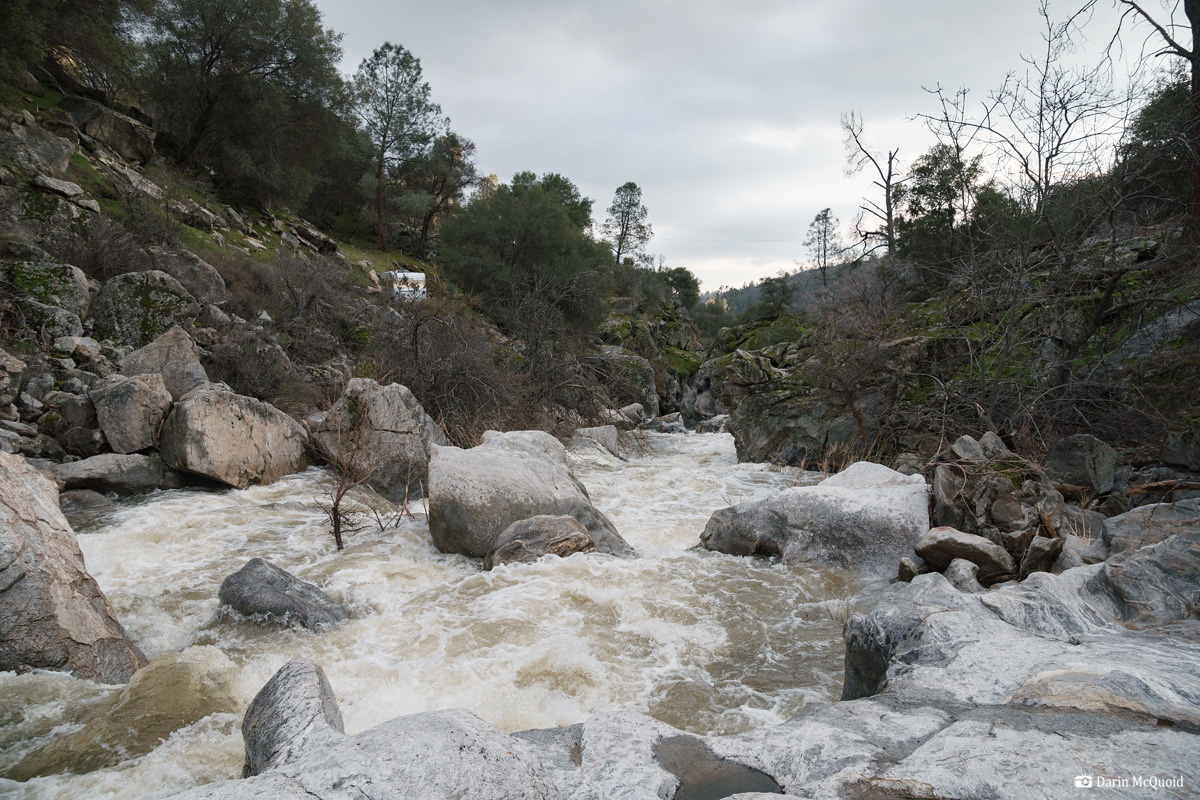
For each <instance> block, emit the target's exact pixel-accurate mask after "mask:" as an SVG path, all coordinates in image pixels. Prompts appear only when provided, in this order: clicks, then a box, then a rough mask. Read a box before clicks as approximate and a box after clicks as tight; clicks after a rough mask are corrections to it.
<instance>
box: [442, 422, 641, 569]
mask: <svg viewBox="0 0 1200 800" xmlns="http://www.w3.org/2000/svg"><path fill="white" fill-rule="evenodd" d="M543 514H545V515H551V516H560V515H564V514H565V515H568V516H571V517H574V518H575V519H576V520H578V521H579V522H580V523H581V524H582V525H583V526H584V527H585V528H586V529H587V530H588V532H589V533H590V534H591V536H592V540H593V543H594V545H595V547H596V551H597V552H600V553H609V554H613V555H632V554H633V548H631V547H630V546H629V544H628V543H627V542H626V541H625V540H624V539H622V538H621V536H620V534H618V533H617V530H616V528H615V527H614V526H613V524H612V522H611V521H609V519H608V517H606V516H604V514H602V513H601V512H600V511H598V510H596V508H595V506H593V505H592V501H591V499H590V498H589V497H588V494H587V489H585V488H584V486H583V484H582V483H580V482H579V481H578V480H577V479H576V478H575V476H574V475H572V474H571V469H570V467H569V466H568V465H567V454H566V450H565V448H564V447H563V446H562V444H561V443H560V442H559V441H558V440H557V439H555V438H554V437H553V436H551V435H550V434H548V433H543V432H542V431H514V432H511V433H497V432H496V431H488V432H487V433H485V434H484V435H483V444H481V445H479V446H478V447H473V448H471V449H469V450H463V449H460V448H458V447H440V446H436V445H435V446H434V447H433V450H432V454H431V457H430V461H429V531H430V533H431V534H432V535H433V543H434V545H435V546H436V547H437V548H438V549H439V550H441V551H442V552H444V553H461V554H463V555H467V556H473V557H475V558H483V557H485V556H486V555H487V554H488V553H489V552H491V550H492V549H493V547H494V546H495V543H496V539H497V537H498V536H499V535H500V533H501V532H503V531H504V529H505V528H507V527H508V526H509V525H511V524H513V523H514V522H519V521H520V520H524V519H529V518H530V517H536V516H539V515H543Z"/></svg>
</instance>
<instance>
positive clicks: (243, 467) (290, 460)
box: [160, 388, 307, 489]
mask: <svg viewBox="0 0 1200 800" xmlns="http://www.w3.org/2000/svg"><path fill="white" fill-rule="evenodd" d="M306 443H307V435H306V434H305V432H304V428H303V427H302V426H301V425H300V423H299V422H296V420H294V419H292V418H291V417H289V416H288V415H287V414H284V413H283V412H282V411H280V410H279V409H277V408H275V407H274V406H272V405H270V404H269V403H264V402H262V401H261V400H256V399H254V398H253V397H245V396H244V395H240V394H234V393H233V392H231V391H228V390H224V389H217V388H204V389H200V390H197V391H195V392H192V393H191V394H189V395H187V396H186V397H184V398H183V399H182V400H180V401H179V402H177V403H176V404H175V407H174V408H173V409H172V410H171V414H170V416H168V417H167V421H166V422H165V423H164V424H163V428H162V442H161V444H160V451H161V452H162V458H163V461H164V462H165V463H166V464H168V465H169V466H171V467H172V468H173V469H177V470H180V471H182V472H191V473H195V474H197V475H203V476H205V477H208V478H212V479H213V480H217V481H220V482H221V483H225V484H228V485H230V486H235V487H237V488H239V489H245V488H246V487H247V486H253V485H255V484H267V483H274V482H275V481H277V480H279V479H280V478H282V477H283V476H284V475H290V474H291V473H293V472H299V471H300V470H301V469H303V468H304V466H305V464H306V463H307V457H306V452H305V445H306Z"/></svg>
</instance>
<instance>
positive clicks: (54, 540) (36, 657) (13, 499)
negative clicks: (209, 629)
mask: <svg viewBox="0 0 1200 800" xmlns="http://www.w3.org/2000/svg"><path fill="white" fill-rule="evenodd" d="M145 663H146V657H145V656H144V655H143V654H142V651H141V650H139V649H138V647H137V645H136V644H134V643H133V642H132V641H131V640H130V639H129V637H128V636H127V635H126V633H125V630H124V629H123V628H122V627H121V624H120V623H119V622H117V620H116V618H115V616H114V615H113V612H112V608H111V607H110V606H109V605H108V600H107V599H105V597H104V594H103V593H102V592H101V591H100V587H99V586H97V585H96V581H95V580H93V579H92V577H91V576H90V575H88V573H87V570H86V568H85V567H84V564H83V554H82V553H81V552H80V551H79V544H78V542H76V540H75V534H74V533H72V531H71V527H70V526H69V525H68V524H67V520H66V519H65V518H64V517H63V515H62V512H61V511H60V510H59V507H58V492H57V491H56V490H55V488H54V484H53V483H51V481H50V480H49V479H48V478H46V476H45V475H43V474H42V473H40V472H38V471H37V470H35V469H34V468H33V467H31V466H30V465H28V464H27V463H25V460H24V459H23V458H20V457H18V456H11V455H8V454H7V453H0V670H15V671H17V672H27V671H29V670H34V669H53V670H63V671H67V672H70V673H72V674H73V675H76V676H78V677H80V678H85V679H87V680H94V681H99V682H101V683H124V682H125V681H127V680H129V678H130V676H132V675H133V673H134V672H135V671H136V670H137V669H138V668H139V667H141V666H144V665H145Z"/></svg>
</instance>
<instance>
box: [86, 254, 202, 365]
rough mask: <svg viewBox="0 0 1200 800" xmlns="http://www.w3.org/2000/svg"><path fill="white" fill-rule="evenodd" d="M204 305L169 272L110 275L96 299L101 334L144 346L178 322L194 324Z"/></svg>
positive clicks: (94, 315) (94, 319)
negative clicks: (112, 276) (111, 276)
mask: <svg viewBox="0 0 1200 800" xmlns="http://www.w3.org/2000/svg"><path fill="white" fill-rule="evenodd" d="M200 310H201V306H200V304H199V303H197V302H196V299H195V298H194V297H192V296H191V295H190V294H188V291H187V290H186V289H184V288H183V286H182V285H181V284H180V283H179V281H177V280H175V279H174V278H172V277H171V276H170V275H168V274H167V273H165V272H161V271H159V270H148V271H146V272H128V273H125V274H124V275H118V276H116V277H115V278H112V279H110V280H109V281H108V282H107V283H105V284H104V286H102V287H101V288H100V292H99V293H98V294H97V295H96V298H95V299H94V300H93V301H92V306H91V316H92V325H93V327H94V329H95V331H96V333H97V334H98V336H97V338H108V339H112V340H113V341H114V342H116V343H117V344H124V345H132V346H133V347H142V346H143V345H147V344H149V343H150V342H152V341H154V340H155V339H157V338H158V337H159V336H161V335H162V334H164V333H166V332H167V331H168V330H170V329H171V328H172V327H174V326H176V325H183V326H189V327H190V326H191V324H192V323H193V322H194V321H195V320H196V317H198V316H200Z"/></svg>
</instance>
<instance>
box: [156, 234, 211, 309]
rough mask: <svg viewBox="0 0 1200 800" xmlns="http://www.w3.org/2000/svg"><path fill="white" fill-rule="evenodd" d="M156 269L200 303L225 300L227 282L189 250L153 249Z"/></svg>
mask: <svg viewBox="0 0 1200 800" xmlns="http://www.w3.org/2000/svg"><path fill="white" fill-rule="evenodd" d="M149 252H150V258H151V260H153V262H154V268H155V269H157V270H162V271H163V272H165V273H167V274H168V275H170V276H171V277H172V278H174V279H175V280H177V281H179V283H180V284H181V285H182V286H183V288H184V289H186V290H187V292H188V294H190V295H191V296H192V297H194V298H196V300H198V301H199V302H200V303H203V304H209V303H220V302H221V301H222V300H224V299H225V280H224V279H223V278H222V277H221V273H219V272H217V270H216V269H215V268H214V267H213V266H212V265H211V264H209V263H208V262H207V261H205V260H204V259H202V258H200V257H199V256H197V255H195V254H194V253H191V252H189V251H187V250H176V249H174V248H169V247H151V248H150V250H149Z"/></svg>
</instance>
